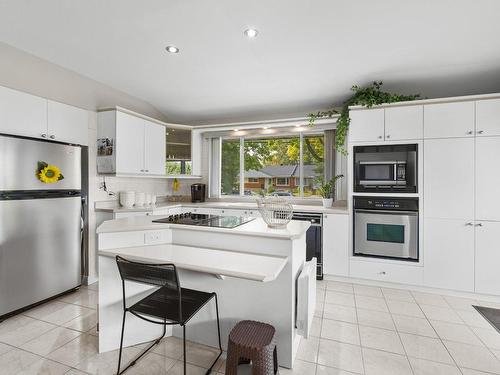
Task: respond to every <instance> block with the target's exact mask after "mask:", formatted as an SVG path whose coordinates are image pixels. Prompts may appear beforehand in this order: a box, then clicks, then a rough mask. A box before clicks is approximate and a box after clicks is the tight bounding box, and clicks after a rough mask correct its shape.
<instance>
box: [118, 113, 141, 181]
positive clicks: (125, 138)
mask: <svg viewBox="0 0 500 375" xmlns="http://www.w3.org/2000/svg"><path fill="white" fill-rule="evenodd" d="M116 173H118V174H143V173H145V168H144V120H143V119H141V118H139V117H135V116H131V115H129V114H127V113H123V112H119V111H117V112H116Z"/></svg>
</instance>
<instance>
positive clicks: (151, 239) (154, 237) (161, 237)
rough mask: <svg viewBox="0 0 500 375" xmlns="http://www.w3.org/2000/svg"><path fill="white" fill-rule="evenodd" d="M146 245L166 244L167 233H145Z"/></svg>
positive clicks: (153, 231) (152, 231) (157, 231)
mask: <svg viewBox="0 0 500 375" xmlns="http://www.w3.org/2000/svg"><path fill="white" fill-rule="evenodd" d="M144 243H145V244H146V245H155V244H161V243H165V233H164V231H162V230H150V231H148V232H146V233H144Z"/></svg>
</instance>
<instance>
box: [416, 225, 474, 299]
mask: <svg viewBox="0 0 500 375" xmlns="http://www.w3.org/2000/svg"><path fill="white" fill-rule="evenodd" d="M424 251H425V255H424V284H425V285H426V286H429V287H434V288H445V289H453V290H462V291H467V292H473V291H474V224H473V221H472V220H470V221H465V220H447V219H424Z"/></svg>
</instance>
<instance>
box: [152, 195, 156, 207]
mask: <svg viewBox="0 0 500 375" xmlns="http://www.w3.org/2000/svg"><path fill="white" fill-rule="evenodd" d="M155 204H156V195H155V194H151V205H152V206H154V205H155Z"/></svg>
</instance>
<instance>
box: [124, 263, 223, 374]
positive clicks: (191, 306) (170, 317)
mask: <svg viewBox="0 0 500 375" xmlns="http://www.w3.org/2000/svg"><path fill="white" fill-rule="evenodd" d="M116 263H117V265H118V270H119V271H120V276H121V278H122V290H123V322H122V334H121V339H120V354H119V357H118V372H117V374H118V375H120V374H123V373H124V372H125V371H126V370H127V369H129V368H130V367H131V366H133V365H135V363H136V362H137V361H138V360H139V358H141V357H142V356H144V355H145V354H146V353H147V352H148V351H149V350H150V349H151V348H152V347H153V346H155V345H156V344H158V343H159V342H160V341H161V339H162V338H163V337H164V336H165V333H166V330H167V326H168V325H175V324H179V325H181V326H182V338H183V347H184V348H183V350H184V375H185V374H186V323H187V322H188V321H189V320H190V319H191V318H192V317H193V316H194V315H196V313H197V312H198V311H199V310H200V309H201V308H202V307H203V306H205V305H206V304H207V303H208V302H209V301H210V300H211V299H212V298H215V311H216V314H217V331H218V334H219V350H220V352H219V355H218V356H217V358H215V360H214V362H213V363H212V365H211V366H210V368H209V369H208V370H207V372H206V373H205V374H210V373H211V372H212V368H213V367H214V365H215V363H216V362H217V360H218V359H219V357H220V356H221V354H222V344H221V339H220V323H219V305H218V302H217V294H216V293H214V292H212V293H206V292H202V291H199V290H194V289H186V288H181V286H180V283H179V275H178V274H177V268H176V267H175V265H174V264H149V263H140V262H133V261H130V260H127V259H125V258H122V257H120V256H117V257H116ZM125 281H132V282H137V283H141V284H146V285H151V286H156V287H158V289H157V290H155V291H154V292H153V293H151V294H149V295H148V296H147V297H145V298H143V299H141V300H140V301H139V302H136V303H134V304H133V305H132V306H129V307H127V303H126V300H125ZM127 312H129V313H131V314H133V315H135V316H136V317H138V318H140V319H143V320H145V321H147V322H150V323H154V324H161V325H163V334H162V335H161V337H159V338H158V339H156V340H154V342H153V343H152V344H151V345H149V346H148V347H147V348H146V349H145V350H143V351H142V352H141V354H139V355H138V356H137V357H136V358H135V359H134V360H133V361H131V362H130V363H129V364H128V366H127V367H125V369H123V370H121V371H120V365H121V360H122V350H123V333H124V330H125V317H126V314H127ZM154 319H159V321H158V320H154Z"/></svg>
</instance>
